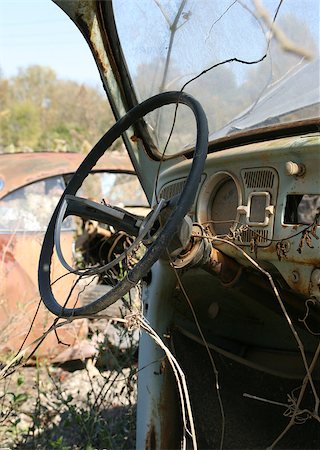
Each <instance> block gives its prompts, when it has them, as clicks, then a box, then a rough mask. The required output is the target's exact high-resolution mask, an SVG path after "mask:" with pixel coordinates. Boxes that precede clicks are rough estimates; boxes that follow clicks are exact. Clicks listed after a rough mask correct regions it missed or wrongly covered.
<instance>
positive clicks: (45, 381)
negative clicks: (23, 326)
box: [0, 326, 137, 450]
mask: <svg viewBox="0 0 320 450" xmlns="http://www.w3.org/2000/svg"><path fill="white" fill-rule="evenodd" d="M98 328H99V327H98ZM109 331H110V334H109V335H108V336H107V337H105V335H104V336H102V335H101V333H99V329H97V330H95V332H94V333H93V334H92V336H91V340H90V345H92V344H94V345H96V346H97V347H98V351H97V352H96V354H95V355H94V356H93V357H92V358H89V359H86V360H85V361H80V360H77V361H69V362H66V363H64V364H60V365H59V366H57V365H53V364H46V363H44V362H42V363H38V364H36V365H35V366H30V367H24V368H21V369H19V370H17V371H16V372H15V373H13V374H12V375H11V376H10V377H8V378H5V379H4V380H2V381H1V382H0V449H4V448H10V449H12V448H18V449H53V448H55V449H57V448H58V449H62V450H65V449H85V450H90V449H94V448H108V449H119V448H122V449H133V448H134V447H135V412H136V379H137V357H136V355H137V335H136V334H135V335H130V333H128V332H127V331H126V330H123V329H121V328H119V327H117V326H115V327H112V329H110V330H109Z"/></svg>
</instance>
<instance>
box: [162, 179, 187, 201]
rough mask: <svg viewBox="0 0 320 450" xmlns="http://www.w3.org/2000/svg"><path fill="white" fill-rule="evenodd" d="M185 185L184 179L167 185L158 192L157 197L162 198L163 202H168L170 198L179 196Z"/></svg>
mask: <svg viewBox="0 0 320 450" xmlns="http://www.w3.org/2000/svg"><path fill="white" fill-rule="evenodd" d="M185 184H186V179H183V180H181V181H176V182H174V183H170V184H167V185H166V186H164V187H163V188H162V189H161V190H160V193H159V197H160V198H164V199H165V200H170V198H172V197H174V196H175V195H177V194H181V192H182V191H183V188H184V185H185Z"/></svg>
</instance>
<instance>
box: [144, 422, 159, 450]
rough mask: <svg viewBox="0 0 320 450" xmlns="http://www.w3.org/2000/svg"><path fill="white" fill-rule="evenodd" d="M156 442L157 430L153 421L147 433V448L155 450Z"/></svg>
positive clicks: (147, 449)
mask: <svg viewBox="0 0 320 450" xmlns="http://www.w3.org/2000/svg"><path fill="white" fill-rule="evenodd" d="M156 444H157V439H156V430H155V426H154V424H153V423H152V424H151V425H150V428H149V431H148V433H147V438H146V450H155V449H156Z"/></svg>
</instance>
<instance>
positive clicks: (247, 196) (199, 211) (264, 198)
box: [158, 133, 320, 300]
mask: <svg viewBox="0 0 320 450" xmlns="http://www.w3.org/2000/svg"><path fill="white" fill-rule="evenodd" d="M319 146H320V140H319V134H318V133H313V134H306V135H302V136H298V137H297V136H294V137H285V138H280V139H275V140H270V141H264V142H260V143H254V144H248V145H244V146H241V147H238V148H232V149H226V150H223V151H219V152H217V153H211V154H209V155H208V158H207V162H206V166H205V171H204V173H203V176H202V182H201V185H200V186H199V188H198V193H197V197H196V201H195V203H194V205H193V210H192V211H191V213H190V214H191V216H192V218H193V220H194V221H196V222H199V223H200V224H201V225H202V226H203V227H204V228H205V229H206V231H207V233H208V235H209V236H211V237H212V239H213V240H214V245H215V246H217V247H218V248H219V250H221V251H222V252H223V253H225V254H226V255H228V256H230V257H232V258H234V259H235V260H237V261H238V262H239V263H241V264H243V265H244V266H246V265H250V264H251V263H250V262H249V261H248V259H247V258H246V257H245V256H244V252H245V253H246V254H248V255H250V257H251V258H253V259H254V260H255V261H257V262H258V263H259V264H260V265H261V266H262V267H265V268H266V269H267V270H268V271H270V273H278V274H280V275H281V277H282V278H283V280H284V281H285V282H286V283H287V285H289V287H290V288H291V289H292V290H293V291H294V292H296V293H299V294H302V295H303V296H304V297H312V298H316V299H317V300H320V289H319V281H320V266H319V250H320V239H319V236H320V232H319V228H320V226H319V224H320V222H319V212H320V181H319V168H320V154H319ZM189 166H190V162H189V161H184V162H182V163H180V164H177V165H176V166H175V167H173V168H170V169H167V170H166V171H163V172H162V174H161V177H160V179H159V184H158V195H159V196H160V197H163V198H166V199H168V198H170V197H172V196H174V195H176V194H177V193H179V192H181V190H182V188H183V186H184V182H185V179H186V176H187V175H188V170H189ZM232 244H235V245H232ZM239 248H240V249H242V250H243V252H241V251H239Z"/></svg>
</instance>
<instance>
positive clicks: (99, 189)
mask: <svg viewBox="0 0 320 450" xmlns="http://www.w3.org/2000/svg"><path fill="white" fill-rule="evenodd" d="M78 195H79V196H83V197H86V198H90V199H91V200H94V201H97V202H101V201H102V200H104V201H105V202H106V203H108V204H110V205H113V206H120V207H125V206H145V207H148V206H149V205H148V202H147V199H146V196H145V193H144V192H143V190H142V188H141V186H140V183H139V180H138V178H137V176H136V175H134V174H130V173H112V172H99V173H93V174H90V175H89V176H88V177H87V178H86V179H85V181H84V183H83V185H82V187H81V190H80V191H79V193H78Z"/></svg>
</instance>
